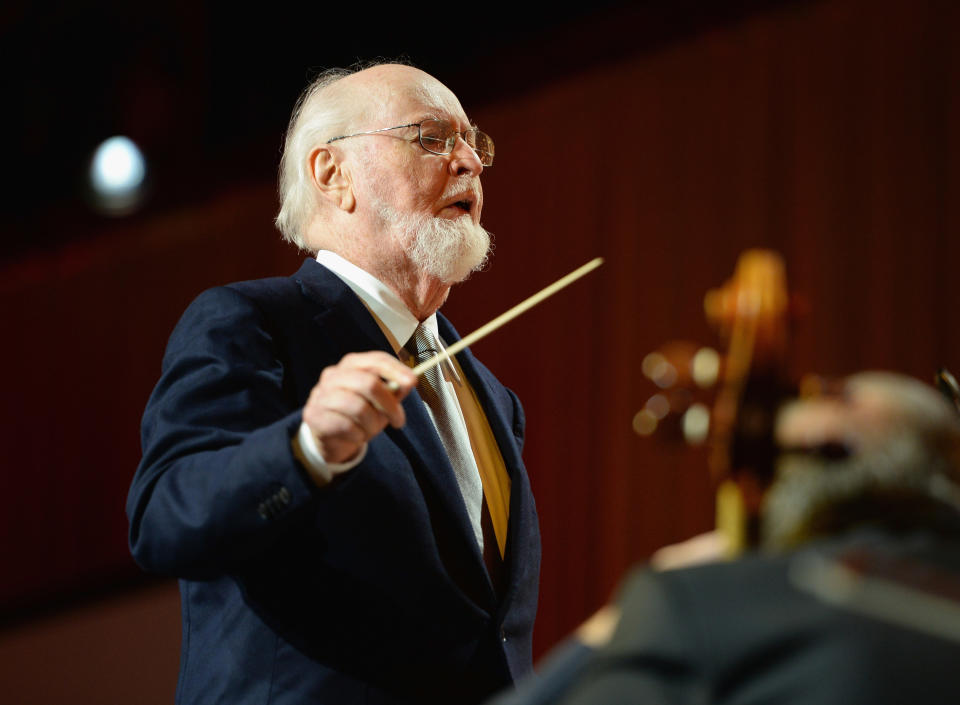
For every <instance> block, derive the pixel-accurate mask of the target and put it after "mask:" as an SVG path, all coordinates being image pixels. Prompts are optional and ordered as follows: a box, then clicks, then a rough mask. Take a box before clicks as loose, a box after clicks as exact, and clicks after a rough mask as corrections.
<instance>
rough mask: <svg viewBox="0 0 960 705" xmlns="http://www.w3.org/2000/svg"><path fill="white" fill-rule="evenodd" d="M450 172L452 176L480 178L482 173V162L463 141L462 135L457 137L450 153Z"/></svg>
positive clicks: (475, 152) (473, 150) (474, 151)
mask: <svg viewBox="0 0 960 705" xmlns="http://www.w3.org/2000/svg"><path fill="white" fill-rule="evenodd" d="M450 171H451V172H452V173H453V175H454V176H480V174H481V173H483V162H481V161H480V157H479V155H478V154H477V151H476V150H475V149H474V148H473V147H471V146H470V145H469V144H467V141H466V140H465V139H463V135H457V141H456V142H455V143H454V145H453V151H452V152H450Z"/></svg>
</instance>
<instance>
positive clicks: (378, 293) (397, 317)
mask: <svg viewBox="0 0 960 705" xmlns="http://www.w3.org/2000/svg"><path fill="white" fill-rule="evenodd" d="M317 261H318V262H319V263H320V264H322V265H323V266H324V267H326V268H327V269H329V270H330V271H332V272H333V273H334V274H336V275H337V276H338V277H339V278H340V279H341V280H342V281H343V282H344V283H345V284H346V285H347V286H349V287H350V289H351V290H353V292H354V293H355V294H356V295H357V296H358V297H359V298H360V300H361V301H362V302H363V304H364V305H365V306H366V307H367V310H368V311H370V314H371V315H372V316H373V318H374V320H375V321H376V322H377V325H379V326H380V330H381V331H383V334H384V336H385V337H386V338H387V340H388V341H389V342H390V345H391V346H392V347H393V350H394V352H395V353H397V355H398V357H400V359H401V360H404V361H408V359H409V357H410V356H409V354H408V353H407V351H406V350H404V348H403V346H404V345H405V344H406V342H407V341H408V340H409V339H410V337H411V336H412V335H413V332H414V331H415V330H416V328H417V326H418V325H420V321H419V320H417V318H416V317H415V316H414V315H413V314H412V313H410V311H409V310H408V309H407V307H406V305H405V304H404V303H403V301H402V300H401V299H400V297H399V296H397V294H396V293H395V292H394V291H393V290H392V289H390V288H389V287H388V286H387V285H386V284H384V283H383V282H381V281H380V280H379V279H377V278H376V277H374V276H373V275H371V274H370V273H368V272H366V271H364V270H363V269H360V268H359V267H357V266H356V265H355V264H353V263H351V262H348V261H347V260H345V259H344V258H343V257H341V256H340V255H337V254H336V253H334V252H330V251H328V250H321V251H320V252H319V253H318V254H317ZM423 324H424V327H425V328H426V329H427V331H428V332H429V334H430V335H431V336H432V337H433V338H434V341H435V343H436V347H437V350H443V349H444V344H443V341H442V340H441V339H440V336H439V333H438V329H437V316H436V314H435V313H434V314H432V315H431V316H430V317H429V318H427V319H426V320H425V321H423ZM441 370H442V373H443V374H442V375H441V378H442V383H441V389H440V390H438V392H439V395H440V397H441V399H442V403H443V404H444V407H445V410H446V412H447V415H448V416H449V418H450V423H451V425H452V428H453V432H454V434H456V436H457V438H458V442H461V443H462V446H461V447H463V448H467V449H472V451H473V452H472V453H467V457H466V461H467V463H468V464H469V467H468V469H467V470H468V472H469V473H472V475H473V476H472V477H471V478H468V480H467V481H473V482H479V481H480V478H481V477H491V475H489V474H488V473H484V474H481V472H480V469H479V468H478V467H477V461H476V458H475V455H477V453H478V452H479V454H480V457H481V458H482V459H483V460H484V462H487V463H488V464H494V465H497V464H498V466H497V467H496V468H495V469H493V470H492V472H494V473H497V474H496V475H494V476H492V477H494V480H495V481H494V482H489V481H488V483H487V484H490V485H496V487H490V488H488V487H486V486H484V487H483V489H484V491H485V492H486V491H488V489H489V491H490V492H492V493H493V497H492V498H491V497H488V498H487V501H488V502H489V501H499V502H501V503H508V498H509V477H508V475H507V473H506V469H505V467H504V465H503V459H502V457H501V456H500V453H499V448H497V446H496V441H495V440H494V439H493V436H492V433H491V432H490V430H489V424H487V422H486V417H485V416H484V414H483V410H482V408H481V407H480V405H479V402H478V401H477V399H476V396H475V394H474V392H473V390H472V389H471V388H470V386H469V385H467V384H465V383H464V379H463V376H462V371H461V370H460V369H459V365H458V364H457V363H456V361H455V360H454V359H452V358H451V359H450V360H447V361H445V362H443V363H441ZM424 408H425V409H426V410H427V413H428V414H429V416H430V419H431V421H433V422H434V425H435V426H436V421H435V420H434V418H433V413H432V411H431V410H430V407H429V406H426V405H424ZM465 408H466V410H467V415H466V416H465V415H464V409H465ZM468 428H469V429H473V431H474V433H473V436H475V437H471V433H470V431H468ZM478 429H480V431H478ZM298 440H299V444H300V448H301V451H302V454H303V456H304V460H305V462H306V464H307V466H308V468H307V469H308V471H310V472H311V474H315V476H317V477H319V478H320V480H321V482H320V484H324V483H326V482H329V481H330V480H331V479H332V478H333V477H334V476H336V475H338V474H340V473H343V472H346V471H348V470H350V469H352V468H354V467H356V466H357V465H358V464H359V463H360V462H361V461H362V460H363V458H364V457H365V455H366V451H367V446H366V444H364V446H363V448H362V449H361V450H360V452H359V453H358V454H357V456H356V457H355V458H353V459H351V460H350V461H348V462H346V463H328V462H327V461H325V460H324V459H323V456H322V454H321V453H320V450H319V448H318V447H317V442H316V438H315V437H314V435H313V433H312V432H311V431H310V428H309V426H307V424H306V423H305V422H304V423H301V424H300V430H299V433H298ZM491 446H492V448H491ZM461 492H462V488H461ZM468 494H469V493H468ZM483 501H484V498H483V493H481V496H480V498H479V501H478V502H472V503H468V506H467V514H468V516H469V518H470V523H471V525H472V527H473V530H474V534H475V536H476V538H477V543H478V544H479V546H480V550H481V552H482V551H483V530H482V528H481V523H480V516H481V510H482V508H481V503H482V502H483ZM469 505H472V506H469ZM503 509H504V510H506V509H507V507H506V506H505V507H503ZM496 533H497V539H498V543H500V544H501V545H500V546H499V548H500V552H501V555H502V554H503V550H504V541H505V533H506V532H505V527H504V530H503V531H497V532H496ZM501 533H503V534H504V537H503V539H501V536H500V534H501Z"/></svg>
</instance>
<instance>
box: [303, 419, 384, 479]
mask: <svg viewBox="0 0 960 705" xmlns="http://www.w3.org/2000/svg"><path fill="white" fill-rule="evenodd" d="M297 441H298V442H299V444H300V452H301V453H302V454H303V459H304V461H305V462H306V465H307V472H309V473H310V476H311V477H313V479H314V482H316V483H317V484H318V485H325V484H327V483H328V482H330V481H331V480H332V479H333V478H334V477H336V476H337V475H339V474H340V473H343V472H346V471H347V470H352V469H353V468H355V467H356V466H357V465H359V464H360V462H361V461H362V460H363V459H364V458H365V457H366V455H367V444H366V443H364V444H363V446H362V447H361V448H360V452H359V453H357V455H356V456H355V457H354V458H353V459H351V460H348V461H347V462H345V463H328V462H327V461H326V460H324V459H323V455H321V453H320V449H319V448H318V447H317V439H316V437H315V436H314V435H313V431H311V430H310V427H309V426H307V423H306V422H305V421H301V422H300V430H299V431H297Z"/></svg>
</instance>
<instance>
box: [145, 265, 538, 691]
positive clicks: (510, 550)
mask: <svg viewBox="0 0 960 705" xmlns="http://www.w3.org/2000/svg"><path fill="white" fill-rule="evenodd" d="M440 331H441V336H442V337H443V338H444V339H445V340H446V341H447V342H452V341H453V340H456V339H457V334H456V332H455V331H454V330H453V328H452V327H451V326H450V325H449V323H448V322H447V321H446V320H445V319H442V318H441V319H440ZM366 350H383V351H386V352H389V353H390V354H393V350H392V349H391V347H390V345H389V344H388V342H387V340H386V338H385V337H384V335H383V334H382V332H381V331H380V329H379V328H378V326H377V324H376V322H375V321H374V320H373V318H372V317H371V315H370V314H369V312H368V311H367V310H366V309H365V307H364V306H363V304H362V303H361V301H360V300H359V299H358V298H357V296H356V295H355V294H354V293H353V292H352V291H350V289H349V288H348V287H347V286H346V285H345V284H344V283H343V282H341V281H340V279H338V278H337V277H336V276H334V275H333V274H331V273H330V272H329V271H327V270H326V269H325V268H324V267H323V266H321V265H320V264H318V263H317V262H316V261H314V260H308V261H306V262H305V263H304V265H303V267H302V268H301V269H300V271H299V272H297V274H296V275H295V276H292V277H289V278H274V279H264V280H259V281H251V282H244V283H240V284H234V285H230V286H227V287H221V288H217V289H213V290H210V291H207V292H205V293H204V294H203V295H201V296H200V297H199V298H198V299H197V300H196V301H194V303H193V304H192V305H191V306H190V307H189V309H188V310H187V312H186V313H185V314H184V316H183V318H182V319H181V321H180V323H179V325H178V326H177V328H176V330H175V331H174V333H173V335H172V337H171V339H170V342H169V345H168V348H167V352H166V356H165V358H164V363H163V376H162V378H161V379H160V382H159V383H158V385H157V387H156V389H155V391H154V393H153V396H152V397H151V399H150V402H149V404H148V407H147V410H146V414H145V416H144V421H143V444H144V457H143V461H142V463H141V465H140V468H139V469H138V471H137V474H136V477H135V479H134V482H133V486H132V489H131V492H130V497H129V501H128V514H129V516H130V520H131V529H130V541H131V546H132V550H133V553H134V556H135V557H136V559H137V561H138V562H139V563H140V564H141V565H142V566H144V567H145V568H147V569H149V570H151V571H156V572H158V573H162V574H167V575H175V576H178V577H180V578H181V594H182V606H183V650H182V661H181V672H180V684H179V688H178V698H177V699H178V702H180V703H220V702H224V703H234V704H235V703H314V702H315V703H330V704H331V705H347V704H350V703H358V704H359V703H401V702H404V703H406V702H411V703H413V702H415V703H430V702H436V703H445V704H446V703H458V704H460V703H470V702H475V701H477V700H479V699H482V698H483V697H484V695H485V694H488V693H490V692H491V691H492V690H494V689H496V688H499V687H502V686H504V685H506V684H508V683H510V682H512V680H513V678H514V677H516V676H519V675H521V674H523V673H525V672H527V671H529V670H530V659H531V635H532V627H533V620H534V614H535V610H536V600H537V577H538V569H539V556H540V547H539V533H538V528H537V520H536V512H535V508H534V503H533V498H532V496H531V493H530V487H529V482H528V479H527V476H526V472H525V470H524V467H523V463H522V461H521V458H520V447H521V444H522V440H523V430H524V419H523V414H522V411H521V408H520V405H519V402H518V401H517V399H516V397H515V396H514V395H513V393H512V392H510V391H509V390H508V389H506V388H505V387H504V386H503V385H501V384H500V383H499V382H498V381H497V380H496V379H495V378H494V377H493V375H492V374H491V373H490V372H489V371H488V370H487V369H486V368H485V367H484V366H483V365H481V364H480V363H479V362H478V361H477V360H476V359H475V358H474V357H473V356H472V355H471V354H470V353H469V351H465V352H464V353H462V354H461V355H460V356H459V357H458V359H459V362H460V365H461V367H462V369H463V371H464V372H465V374H466V376H467V379H468V381H469V383H470V384H471V385H472V387H473V389H474V390H475V392H476V394H477V397H478V399H479V401H480V403H481V405H482V408H483V410H484V412H485V414H486V416H487V419H488V421H489V424H490V427H491V429H492V431H493V434H494V436H495V438H496V441H497V444H498V446H499V449H500V452H501V454H502V456H503V459H504V462H505V465H506V467H507V469H508V472H509V476H510V479H511V482H512V492H511V496H510V520H509V532H508V539H507V548H506V556H505V565H506V586H505V589H504V590H503V591H502V594H499V595H498V594H497V593H496V591H495V590H494V588H493V586H492V584H491V581H490V579H489V577H488V575H487V571H486V569H485V567H484V562H483V559H482V556H481V555H480V551H479V549H478V546H477V543H476V541H475V540H474V539H473V533H472V530H471V528H470V524H469V521H468V518H467V515H466V512H465V510H464V504H463V500H462V499H461V497H460V494H459V490H458V488H457V484H456V482H455V481H454V479H453V471H452V469H451V467H450V463H449V461H448V460H447V457H446V454H445V452H444V449H443V446H442V445H441V443H440V440H439V438H438V437H437V434H436V431H435V429H434V428H433V426H432V425H431V422H430V419H429V418H428V416H427V414H426V411H425V409H424V406H423V404H422V402H421V400H420V398H419V396H418V395H417V394H416V392H414V393H412V394H411V395H410V396H409V397H407V399H406V400H405V401H404V404H403V406H404V410H405V412H406V415H407V423H406V425H405V426H404V427H403V428H400V429H394V428H388V429H387V430H386V431H384V432H383V433H380V434H379V435H377V436H375V437H374V438H373V439H372V440H370V442H369V447H368V451H367V455H366V457H365V458H364V459H363V460H362V462H361V463H360V464H359V465H358V466H356V467H355V468H353V469H352V470H350V471H349V472H347V473H345V474H344V475H342V476H340V477H338V478H336V479H335V480H334V481H333V482H332V483H331V484H330V485H328V486H326V487H322V488H317V487H316V486H314V485H313V484H312V483H311V481H310V480H309V479H308V478H307V476H306V475H305V473H304V470H303V467H302V466H301V465H300V463H299V462H298V460H297V458H296V457H295V455H294V452H293V449H292V446H291V438H292V437H293V436H294V435H295V434H296V429H297V427H298V426H299V424H300V421H301V409H302V407H303V405H304V403H305V400H306V398H307V395H308V394H309V392H310V390H311V387H312V386H313V385H314V384H315V383H316V380H317V378H318V376H319V375H320V372H321V370H322V369H323V368H324V367H325V366H326V365H329V364H332V363H334V362H336V361H338V360H340V359H341V358H342V357H343V356H344V355H345V354H346V353H348V352H351V351H366Z"/></svg>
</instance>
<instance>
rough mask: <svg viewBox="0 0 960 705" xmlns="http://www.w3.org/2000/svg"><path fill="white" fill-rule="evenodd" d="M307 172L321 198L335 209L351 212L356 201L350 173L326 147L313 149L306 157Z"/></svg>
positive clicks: (321, 146)
mask: <svg viewBox="0 0 960 705" xmlns="http://www.w3.org/2000/svg"><path fill="white" fill-rule="evenodd" d="M307 171H308V172H309V174H310V178H311V179H312V181H313V185H314V187H315V188H316V189H317V191H318V192H319V193H320V195H321V196H323V197H324V198H326V199H327V200H328V201H330V202H331V203H332V204H333V205H335V206H336V207H337V208H340V209H341V210H344V211H347V212H348V213H352V212H353V209H354V208H356V205H357V199H356V197H355V196H354V194H353V180H352V179H351V178H350V172H349V170H348V169H347V168H346V167H345V165H344V164H343V162H342V161H341V160H340V159H339V158H338V156H337V155H336V154H335V153H334V152H333V151H332V150H331V149H330V148H329V147H328V146H327V145H325V144H324V145H320V146H318V147H314V148H313V150H312V151H311V152H310V154H309V156H308V157H307Z"/></svg>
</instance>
